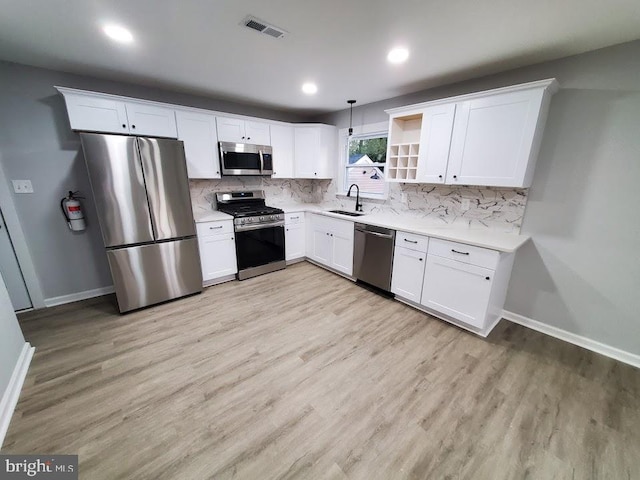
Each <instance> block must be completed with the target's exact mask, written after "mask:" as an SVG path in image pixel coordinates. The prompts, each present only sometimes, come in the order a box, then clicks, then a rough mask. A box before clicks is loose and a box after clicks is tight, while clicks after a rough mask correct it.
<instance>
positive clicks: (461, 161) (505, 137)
mask: <svg viewBox="0 0 640 480" xmlns="http://www.w3.org/2000/svg"><path fill="white" fill-rule="evenodd" d="M557 89H558V86H557V82H556V81H555V80H554V79H552V80H541V81H538V82H531V83H527V84H523V85H516V86H513V87H506V88H500V89H496V90H491V91H487V92H480V93H474V94H469V95H463V96H460V97H453V98H448V99H443V100H437V101H434V102H428V103H423V104H419V105H410V106H407V107H401V108H396V109H392V110H388V111H387V113H389V114H390V118H389V147H388V154H387V157H388V158H387V173H386V176H387V181H391V182H406V183H421V182H422V183H446V184H449V185H488V186H498V187H529V186H531V181H532V179H533V172H534V169H535V163H536V160H537V156H538V150H539V147H540V142H541V139H542V132H543V130H544V124H545V122H546V118H547V111H548V108H549V102H550V98H551V95H552V94H553V93H555V91H557Z"/></svg>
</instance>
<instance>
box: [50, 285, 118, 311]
mask: <svg viewBox="0 0 640 480" xmlns="http://www.w3.org/2000/svg"><path fill="white" fill-rule="evenodd" d="M113 292H115V289H114V288H113V285H111V286H110V287H102V288H94V289H93V290H85V291H84V292H78V293H71V294H69V295H61V296H59V297H51V298H45V300H44V306H45V307H55V306H56V305H63V304H65V303H71V302H77V301H79V300H86V299H87V298H94V297H101V296H102V295H109V294H110V293H113Z"/></svg>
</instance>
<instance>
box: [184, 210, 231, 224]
mask: <svg viewBox="0 0 640 480" xmlns="http://www.w3.org/2000/svg"><path fill="white" fill-rule="evenodd" d="M193 218H194V219H195V221H196V223H203V222H218V221H220V220H233V217H232V216H231V215H228V214H226V213H222V212H219V211H218V210H208V211H206V212H196V213H194V214H193Z"/></svg>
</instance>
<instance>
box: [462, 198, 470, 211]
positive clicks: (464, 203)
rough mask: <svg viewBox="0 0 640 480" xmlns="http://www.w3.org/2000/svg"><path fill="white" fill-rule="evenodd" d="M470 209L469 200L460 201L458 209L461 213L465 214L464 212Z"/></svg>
mask: <svg viewBox="0 0 640 480" xmlns="http://www.w3.org/2000/svg"><path fill="white" fill-rule="evenodd" d="M470 208H471V202H470V201H469V199H468V198H463V199H462V200H461V201H460V209H461V210H462V211H463V212H466V211H467V210H469V209H470Z"/></svg>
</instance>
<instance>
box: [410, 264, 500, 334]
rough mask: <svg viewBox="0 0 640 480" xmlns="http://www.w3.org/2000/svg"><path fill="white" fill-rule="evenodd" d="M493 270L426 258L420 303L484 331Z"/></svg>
mask: <svg viewBox="0 0 640 480" xmlns="http://www.w3.org/2000/svg"><path fill="white" fill-rule="evenodd" d="M493 274H494V271H493V270H489V269H486V268H482V267H477V266H475V265H469V264H466V263H462V262H458V261H455V260H450V259H447V258H441V257H438V256H435V255H427V266H426V268H425V274H424V285H423V288H422V299H421V303H422V305H424V306H425V307H429V308H432V309H433V310H436V311H438V312H441V313H444V314H445V315H449V316H451V317H453V318H455V319H457V320H460V321H461V322H464V323H466V324H467V325H471V326H473V327H476V328H484V327H485V320H486V317H487V309H488V306H489V296H490V294H491V285H492V283H493Z"/></svg>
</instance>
